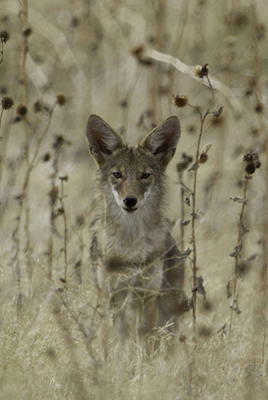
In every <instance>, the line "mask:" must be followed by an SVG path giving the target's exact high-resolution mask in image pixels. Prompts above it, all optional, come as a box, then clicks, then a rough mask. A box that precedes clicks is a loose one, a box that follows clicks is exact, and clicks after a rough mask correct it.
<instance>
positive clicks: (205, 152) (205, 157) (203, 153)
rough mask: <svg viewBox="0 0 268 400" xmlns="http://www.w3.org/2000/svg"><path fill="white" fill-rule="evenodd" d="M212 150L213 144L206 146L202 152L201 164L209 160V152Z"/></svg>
mask: <svg viewBox="0 0 268 400" xmlns="http://www.w3.org/2000/svg"><path fill="white" fill-rule="evenodd" d="M210 148H211V144H210V143H209V144H206V145H205V146H204V147H203V149H202V150H201V153H200V156H199V160H198V162H199V164H205V162H207V160H208V151H209V149H210Z"/></svg>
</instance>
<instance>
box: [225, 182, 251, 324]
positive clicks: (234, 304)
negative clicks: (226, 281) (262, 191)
mask: <svg viewBox="0 0 268 400" xmlns="http://www.w3.org/2000/svg"><path fill="white" fill-rule="evenodd" d="M248 181H249V180H248V179H247V178H245V179H244V192H243V199H242V205H241V211H240V214H239V222H238V236H237V245H236V254H235V265H234V277H233V295H232V303H231V316H230V329H231V327H232V320H233V311H234V310H236V311H238V261H239V257H240V253H241V250H242V236H243V216H244V210H245V206H246V203H247V188H248Z"/></svg>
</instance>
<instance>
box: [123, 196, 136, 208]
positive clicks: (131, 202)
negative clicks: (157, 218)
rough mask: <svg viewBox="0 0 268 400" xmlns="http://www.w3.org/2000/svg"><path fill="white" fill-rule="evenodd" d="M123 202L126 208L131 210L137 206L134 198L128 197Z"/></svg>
mask: <svg viewBox="0 0 268 400" xmlns="http://www.w3.org/2000/svg"><path fill="white" fill-rule="evenodd" d="M123 202H124V204H125V206H126V207H128V208H132V207H135V205H136V204H137V202H138V200H137V199H136V197H134V196H128V197H125V198H124V200H123Z"/></svg>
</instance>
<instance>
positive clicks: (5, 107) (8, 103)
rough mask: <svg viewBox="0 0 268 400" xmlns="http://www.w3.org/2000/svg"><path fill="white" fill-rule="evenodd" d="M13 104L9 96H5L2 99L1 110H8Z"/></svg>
mask: <svg viewBox="0 0 268 400" xmlns="http://www.w3.org/2000/svg"><path fill="white" fill-rule="evenodd" d="M13 105H14V101H13V99H12V98H11V97H9V96H5V97H3V99H2V108H3V110H9V109H10V108H12V107H13Z"/></svg>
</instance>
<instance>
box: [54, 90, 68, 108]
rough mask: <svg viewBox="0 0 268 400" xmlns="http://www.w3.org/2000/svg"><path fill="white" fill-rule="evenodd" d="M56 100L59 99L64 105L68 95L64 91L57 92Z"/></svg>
mask: <svg viewBox="0 0 268 400" xmlns="http://www.w3.org/2000/svg"><path fill="white" fill-rule="evenodd" d="M56 101H57V104H58V105H59V106H63V105H64V104H65V103H66V101H67V97H66V95H65V94H64V93H57V94H56Z"/></svg>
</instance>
